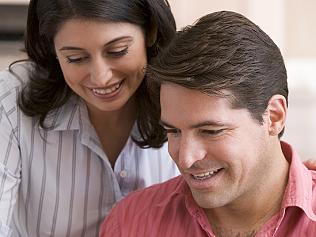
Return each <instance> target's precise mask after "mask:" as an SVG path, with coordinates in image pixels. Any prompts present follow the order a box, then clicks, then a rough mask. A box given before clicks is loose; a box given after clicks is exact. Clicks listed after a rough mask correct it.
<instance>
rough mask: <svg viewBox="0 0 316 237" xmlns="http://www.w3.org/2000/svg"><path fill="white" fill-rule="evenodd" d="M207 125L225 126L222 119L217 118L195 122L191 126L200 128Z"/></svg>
mask: <svg viewBox="0 0 316 237" xmlns="http://www.w3.org/2000/svg"><path fill="white" fill-rule="evenodd" d="M206 126H217V127H218V126H224V123H222V122H220V121H215V120H208V121H203V122H200V123H197V124H194V125H192V126H190V127H191V128H200V127H206Z"/></svg>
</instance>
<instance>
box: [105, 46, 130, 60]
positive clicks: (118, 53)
mask: <svg viewBox="0 0 316 237" xmlns="http://www.w3.org/2000/svg"><path fill="white" fill-rule="evenodd" d="M107 53H108V54H109V55H110V56H111V57H114V58H119V57H122V56H124V55H126V54H127V53H128V47H125V48H123V49H120V50H112V51H108V52H107Z"/></svg>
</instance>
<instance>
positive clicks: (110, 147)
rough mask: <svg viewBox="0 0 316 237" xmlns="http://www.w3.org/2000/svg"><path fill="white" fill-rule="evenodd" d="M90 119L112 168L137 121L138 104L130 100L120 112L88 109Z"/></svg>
mask: <svg viewBox="0 0 316 237" xmlns="http://www.w3.org/2000/svg"><path fill="white" fill-rule="evenodd" d="M88 113H89V119H90V122H91V124H92V125H93V127H94V129H95V130H96V133H97V135H98V137H99V139H100V142H101V144H102V146H103V150H104V152H105V154H106V155H107V157H108V159H109V161H110V163H111V165H112V167H114V165H115V161H116V160H117V158H118V155H119V154H120V152H121V151H122V149H123V148H124V145H125V144H126V141H127V139H128V137H129V136H130V133H131V130H132V128H133V125H134V123H135V120H136V104H135V100H134V99H130V100H129V101H128V102H127V103H126V104H125V105H124V106H123V107H122V108H121V109H120V110H117V111H110V112H107V111H100V110H97V109H91V108H88Z"/></svg>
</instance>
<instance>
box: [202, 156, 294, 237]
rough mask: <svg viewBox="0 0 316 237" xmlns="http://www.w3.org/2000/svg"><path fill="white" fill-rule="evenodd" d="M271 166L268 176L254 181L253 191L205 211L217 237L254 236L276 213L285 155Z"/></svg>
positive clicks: (285, 175)
mask: <svg viewBox="0 0 316 237" xmlns="http://www.w3.org/2000/svg"><path fill="white" fill-rule="evenodd" d="M282 156H283V153H282ZM272 169H273V170H272V172H271V174H270V176H267V177H268V178H267V177H265V179H264V180H263V182H262V183H260V184H259V183H258V185H257V187H256V190H251V191H249V192H248V193H246V194H245V195H243V196H242V197H240V198H239V199H238V200H235V201H234V202H232V203H229V204H228V205H225V206H223V207H218V208H213V209H207V210H205V213H206V215H207V217H208V220H209V222H210V224H211V226H212V229H213V231H214V233H215V234H216V236H217V237H220V236H229V237H231V236H232V237H235V236H240V237H242V236H255V233H256V232H257V231H258V230H259V229H260V228H261V227H262V226H263V225H264V224H265V223H266V222H267V221H268V220H270V219H271V217H273V216H274V215H275V214H276V213H278V211H279V210H280V208H281V204H282V200H283V195H284V192H285V188H286V185H287V180H288V171H289V164H288V163H287V161H286V159H285V158H284V159H279V163H278V162H277V163H275V164H274V165H273V166H272Z"/></svg>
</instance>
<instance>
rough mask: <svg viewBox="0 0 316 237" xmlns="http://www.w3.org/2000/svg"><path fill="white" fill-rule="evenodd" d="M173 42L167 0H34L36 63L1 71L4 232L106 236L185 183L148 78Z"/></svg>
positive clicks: (31, 47) (32, 53) (0, 231)
mask: <svg viewBox="0 0 316 237" xmlns="http://www.w3.org/2000/svg"><path fill="white" fill-rule="evenodd" d="M174 34H175V22H174V18H173V16H172V13H171V11H170V8H169V5H168V2H167V1H164V0H84V1H83V0H81V1H79V0H73V1H65V0H57V1H56V0H31V1H30V5H29V12H28V20H27V32H26V40H25V48H26V52H27V55H28V57H29V60H28V61H29V62H22V63H14V64H13V65H11V66H10V69H9V70H7V71H3V72H1V73H0V145H1V147H2V149H4V150H3V152H2V153H1V155H0V236H23V237H26V236H32V237H33V236H41V237H42V236H98V228H99V224H100V222H101V221H102V220H103V219H104V217H105V216H106V214H107V213H108V212H109V211H110V209H111V207H112V206H113V205H114V204H115V202H117V201H119V200H120V199H121V198H122V197H124V196H125V195H127V194H128V193H129V192H131V191H133V190H136V189H138V188H143V187H146V186H149V185H151V184H154V183H158V182H162V181H165V180H167V179H169V178H171V177H174V176H176V175H178V170H177V168H176V166H175V165H174V164H173V162H172V160H171V159H170V158H169V156H168V153H167V148H166V145H165V144H164V141H165V133H164V131H163V130H162V128H161V127H160V126H158V121H159V110H158V109H157V108H156V107H155V106H154V104H152V103H151V100H150V98H149V96H148V93H147V91H146V77H145V70H146V64H147V63H148V62H150V60H151V59H152V58H153V57H155V56H156V55H157V53H159V51H160V50H161V48H163V47H164V46H166V45H167V44H168V42H169V41H170V40H171V38H172V37H173V36H174ZM145 148H147V149H145Z"/></svg>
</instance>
